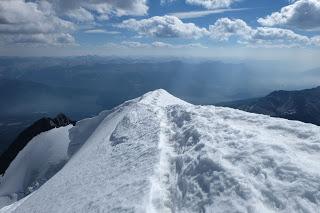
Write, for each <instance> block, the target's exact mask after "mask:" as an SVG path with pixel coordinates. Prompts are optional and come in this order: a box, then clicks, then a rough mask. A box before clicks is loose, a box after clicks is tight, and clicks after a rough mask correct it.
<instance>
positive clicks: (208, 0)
mask: <svg viewBox="0 0 320 213" xmlns="http://www.w3.org/2000/svg"><path fill="white" fill-rule="evenodd" d="M237 1H239V0H186V3H188V4H192V5H199V6H202V7H204V8H207V9H216V8H228V7H230V6H231V4H233V3H235V2H237Z"/></svg>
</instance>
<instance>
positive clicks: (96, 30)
mask: <svg viewBox="0 0 320 213" xmlns="http://www.w3.org/2000/svg"><path fill="white" fill-rule="evenodd" d="M84 32H85V33H89V34H109V35H116V34H120V32H118V31H107V30H104V29H90V30H86V31H84Z"/></svg>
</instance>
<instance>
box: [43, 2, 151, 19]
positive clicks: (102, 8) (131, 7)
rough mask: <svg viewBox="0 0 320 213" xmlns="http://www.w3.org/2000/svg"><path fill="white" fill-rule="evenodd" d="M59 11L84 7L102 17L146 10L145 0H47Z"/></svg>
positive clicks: (139, 13) (145, 12) (134, 13)
mask: <svg viewBox="0 0 320 213" xmlns="http://www.w3.org/2000/svg"><path fill="white" fill-rule="evenodd" d="M48 1H49V2H50V3H51V4H52V5H53V6H54V8H55V10H56V11H58V12H59V13H64V14H67V13H68V12H69V11H74V10H79V9H81V8H84V9H86V10H88V11H92V12H93V13H95V14H98V16H99V17H100V18H102V19H108V18H109V16H110V15H116V16H124V15H134V16H139V15H145V14H147V11H148V6H147V1H146V0H121V1H119V0H67V1H66V0H48Z"/></svg>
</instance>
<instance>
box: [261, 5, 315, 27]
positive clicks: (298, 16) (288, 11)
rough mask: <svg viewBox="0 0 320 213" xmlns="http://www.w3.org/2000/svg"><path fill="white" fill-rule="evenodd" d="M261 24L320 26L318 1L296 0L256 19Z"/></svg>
mask: <svg viewBox="0 0 320 213" xmlns="http://www.w3.org/2000/svg"><path fill="white" fill-rule="evenodd" d="M258 22H259V23H260V24H261V25H263V26H269V27H270V26H290V27H294V28H300V29H311V30H312V29H319V28H320V1H319V0H297V1H293V4H291V5H288V6H286V7H283V8H282V9H281V10H280V11H279V12H274V13H272V14H271V15H269V16H267V17H265V18H260V19H258Z"/></svg>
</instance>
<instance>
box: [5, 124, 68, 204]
mask: <svg viewBox="0 0 320 213" xmlns="http://www.w3.org/2000/svg"><path fill="white" fill-rule="evenodd" d="M71 127H72V125H69V126H67V127H61V128H57V129H52V130H50V131H47V132H44V133H41V134H39V135H38V136H36V137H34V138H33V139H32V140H31V141H30V142H29V143H28V144H27V146H26V147H25V148H24V149H23V150H22V151H21V152H19V154H18V155H17V157H16V158H15V159H14V161H13V162H12V163H11V164H10V166H9V168H8V169H7V171H6V172H5V174H4V176H3V177H2V178H1V185H0V200H1V203H2V205H3V203H10V202H12V201H14V200H16V199H20V198H22V197H24V196H25V195H27V194H29V193H31V192H32V191H34V190H36V189H37V188H38V187H39V186H40V185H41V184H43V183H45V182H46V180H48V179H49V178H50V177H51V176H52V175H54V174H55V173H56V172H57V171H58V170H59V169H60V168H61V167H62V166H63V165H64V163H65V162H66V161H67V159H68V155H67V149H68V146H69V129H71Z"/></svg>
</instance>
